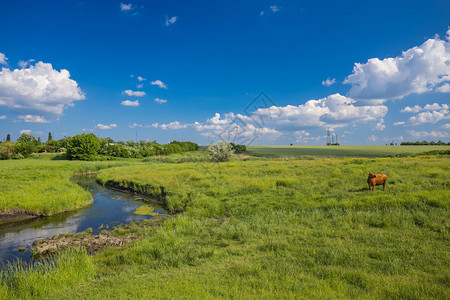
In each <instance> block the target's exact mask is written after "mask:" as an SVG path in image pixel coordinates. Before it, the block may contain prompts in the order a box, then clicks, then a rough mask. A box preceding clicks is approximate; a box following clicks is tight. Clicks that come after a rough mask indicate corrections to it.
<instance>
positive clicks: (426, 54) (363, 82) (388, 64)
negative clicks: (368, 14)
mask: <svg viewBox="0 0 450 300" xmlns="http://www.w3.org/2000/svg"><path fill="white" fill-rule="evenodd" d="M447 34H449V32H448V33H447ZM448 39H449V37H448V36H447V41H446V40H441V39H439V37H435V38H433V39H429V40H427V41H426V42H425V43H423V44H422V45H420V46H416V47H413V48H411V49H408V50H407V51H405V52H403V53H402V54H401V55H400V56H397V57H388V58H385V59H382V60H381V59H379V58H371V59H369V60H368V61H367V62H366V63H355V66H354V68H353V73H352V74H351V75H349V76H348V77H347V78H346V79H345V81H344V83H345V84H350V85H351V86H352V87H351V89H350V91H349V96H350V97H352V98H354V99H357V100H365V101H370V102H372V103H380V102H383V101H385V100H387V99H400V98H403V97H405V96H407V95H410V94H421V93H425V92H430V91H437V90H438V91H440V92H446V91H447V83H448V82H449V81H450V42H449V41H448Z"/></svg>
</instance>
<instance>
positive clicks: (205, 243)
mask: <svg viewBox="0 0 450 300" xmlns="http://www.w3.org/2000/svg"><path fill="white" fill-rule="evenodd" d="M370 171H372V172H376V173H386V174H387V175H388V185H387V191H386V192H384V191H382V188H381V187H377V188H376V189H375V192H369V191H368V186H367V182H366V178H367V173H368V172H370ZM449 175H450V159H449V158H448V157H444V156H434V157H406V158H373V159H370V158H369V159H368V158H317V159H315V160H290V161H232V162H228V163H221V164H217V163H207V162H201V163H180V164H162V163H151V164H145V165H137V164H135V165H130V166H121V167H116V168H108V169H102V170H100V171H99V173H98V180H99V181H101V182H104V183H106V182H111V181H113V182H115V183H116V184H119V185H122V186H123V187H128V188H130V187H131V188H133V189H135V190H137V191H139V192H142V193H147V194H149V195H153V196H157V197H160V199H162V200H164V201H165V202H166V205H167V207H168V208H169V209H171V210H173V211H174V212H175V211H180V210H181V211H182V212H181V213H178V214H176V215H173V216H172V217H169V218H163V219H158V220H155V221H152V222H150V221H146V222H143V223H138V224H131V225H129V226H126V227H124V228H119V229H116V230H115V232H114V234H122V235H126V234H130V233H132V234H133V235H136V236H139V237H140V238H139V239H138V240H137V241H135V242H133V243H131V244H128V245H126V246H125V247H123V248H114V249H107V250H105V251H103V252H101V253H98V254H96V255H94V256H91V257H88V258H87V262H86V265H87V266H90V267H89V268H87V269H88V270H89V272H87V273H86V274H85V273H77V272H74V271H70V270H67V271H59V268H60V267H59V266H57V265H51V264H50V265H47V264H46V266H47V268H48V271H46V272H47V273H48V274H57V273H58V272H60V273H58V274H60V275H59V276H61V279H60V280H58V279H57V278H56V279H47V277H46V276H45V275H44V274H40V275H36V276H33V279H32V280H33V281H32V282H33V283H30V284H21V283H20V281H19V283H18V284H17V285H16V284H15V283H14V281H12V279H11V278H14V276H16V277H19V278H24V276H25V275H26V274H28V273H27V272H34V271H27V270H18V271H17V272H13V273H12V274H10V275H6V274H4V278H3V280H2V284H1V286H2V287H1V288H0V293H1V292H2V293H3V295H4V297H5V298H11V299H15V298H31V297H34V298H49V299H73V298H87V299H135V298H170V299H178V298H258V299H259V298H262V299H273V298H278V299H286V298H287V299H310V298H360V299H380V298H383V299H384V298H396V299H405V298H406V299H423V298H432V299H448V298H449V297H450V269H449V268H448V266H449V264H450V255H449V254H450V253H449V250H450V243H449V238H450V236H449V228H450V222H449V220H450V218H449V217H450V215H449V206H450V200H449V199H450V188H449V187H450V180H449V178H450V176H449ZM161 187H163V189H164V192H163V193H162V192H161ZM72 255H73V256H74V257H76V256H77V255H79V254H72ZM33 274H34V273H33ZM69 274H70V275H71V276H72V277H71V281H70V282H66V280H67V279H66V278H67V276H68V275H69ZM11 276H12V277H11ZM49 277H50V278H55V277H52V276H49ZM88 279H90V280H88ZM39 280H42V281H43V282H46V280H48V281H49V282H52V284H53V286H54V287H53V288H51V287H47V285H44V287H42V288H40V287H39V286H38V285H35V284H34V282H39ZM52 280H55V281H52ZM11 282H13V283H12V284H11ZM77 282H78V284H77ZM31 291H33V292H31ZM30 295H32V296H30ZM43 295H45V296H43Z"/></svg>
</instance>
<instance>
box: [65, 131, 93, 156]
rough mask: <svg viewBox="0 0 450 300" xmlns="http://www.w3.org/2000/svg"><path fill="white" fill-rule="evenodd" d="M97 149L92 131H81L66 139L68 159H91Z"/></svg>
mask: <svg viewBox="0 0 450 300" xmlns="http://www.w3.org/2000/svg"><path fill="white" fill-rule="evenodd" d="M99 149H100V143H99V141H98V138H97V137H96V136H95V135H94V134H92V133H89V134H86V133H82V134H78V135H75V136H73V137H71V138H68V139H67V157H68V158H69V159H79V160H93V159H94V158H95V156H96V155H97V154H98V151H99Z"/></svg>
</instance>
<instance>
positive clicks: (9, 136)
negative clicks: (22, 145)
mask: <svg viewBox="0 0 450 300" xmlns="http://www.w3.org/2000/svg"><path fill="white" fill-rule="evenodd" d="M6 141H7V142H11V135H10V134H9V133H8V134H7V135H6Z"/></svg>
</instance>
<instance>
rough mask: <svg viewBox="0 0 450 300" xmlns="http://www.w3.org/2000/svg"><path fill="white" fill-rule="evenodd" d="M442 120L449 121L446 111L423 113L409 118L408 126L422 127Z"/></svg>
mask: <svg viewBox="0 0 450 300" xmlns="http://www.w3.org/2000/svg"><path fill="white" fill-rule="evenodd" d="M444 119H449V114H448V110H441V111H425V112H421V113H419V114H417V115H416V116H413V117H411V118H409V120H408V124H410V125H412V126H417V125H422V124H425V123H432V124H436V123H437V122H439V121H440V120H444Z"/></svg>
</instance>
